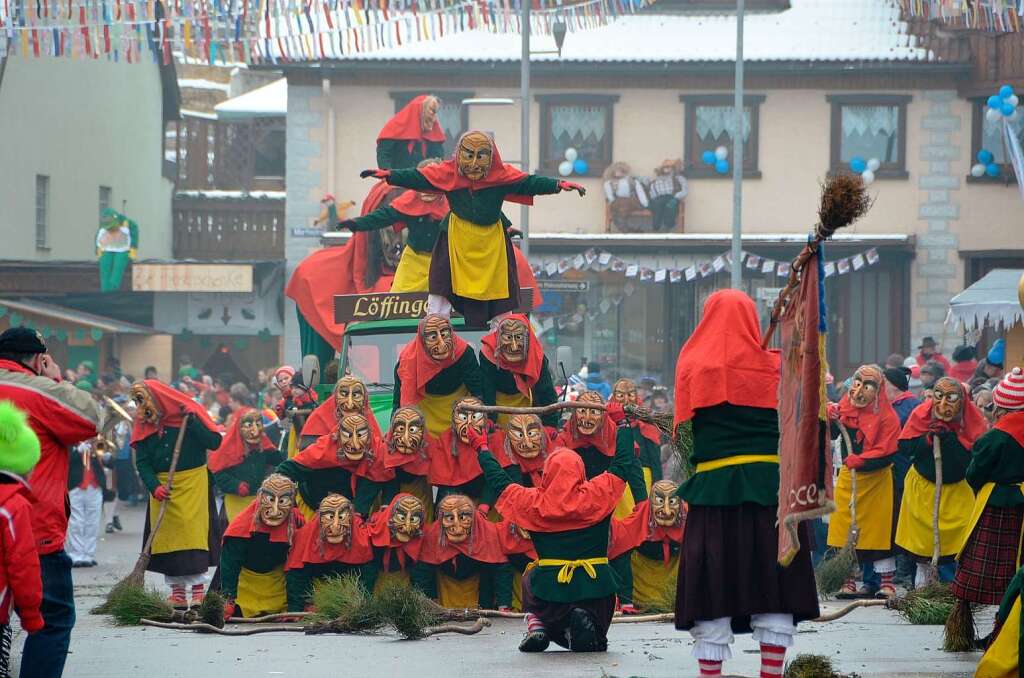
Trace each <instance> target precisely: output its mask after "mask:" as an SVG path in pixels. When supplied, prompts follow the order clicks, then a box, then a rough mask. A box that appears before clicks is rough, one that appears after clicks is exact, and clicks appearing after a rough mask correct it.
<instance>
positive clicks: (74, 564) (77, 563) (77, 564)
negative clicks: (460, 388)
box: [71, 560, 86, 567]
mask: <svg viewBox="0 0 1024 678" xmlns="http://www.w3.org/2000/svg"><path fill="white" fill-rule="evenodd" d="M85 566H86V565H85V561H84V560H76V561H74V562H72V563H71V567H85Z"/></svg>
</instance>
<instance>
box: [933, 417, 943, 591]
mask: <svg viewBox="0 0 1024 678" xmlns="http://www.w3.org/2000/svg"><path fill="white" fill-rule="evenodd" d="M932 458H933V459H934V460H935V502H934V504H933V506H932V566H931V567H932V570H933V572H932V574H933V575H935V576H936V577H938V573H939V557H940V556H941V555H942V545H941V544H940V543H939V542H940V535H939V503H940V502H941V500H942V444H941V443H940V442H939V435H938V434H937V433H933V434H932Z"/></svg>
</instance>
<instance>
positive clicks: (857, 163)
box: [850, 155, 868, 174]
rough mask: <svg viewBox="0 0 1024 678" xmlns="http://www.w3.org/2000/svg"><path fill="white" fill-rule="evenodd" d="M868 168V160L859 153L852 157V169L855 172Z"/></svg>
mask: <svg viewBox="0 0 1024 678" xmlns="http://www.w3.org/2000/svg"><path fill="white" fill-rule="evenodd" d="M867 168H868V163H867V161H866V160H865V159H864V158H862V157H860V156H859V155H855V156H853V157H852V158H850V169H851V170H853V173H854V174H861V173H862V172H863V171H864V170H866V169H867Z"/></svg>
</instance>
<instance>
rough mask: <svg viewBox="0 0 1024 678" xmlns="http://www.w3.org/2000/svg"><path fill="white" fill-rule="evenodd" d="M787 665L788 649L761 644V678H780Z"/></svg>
mask: <svg viewBox="0 0 1024 678" xmlns="http://www.w3.org/2000/svg"><path fill="white" fill-rule="evenodd" d="M785 663H786V648H784V647H780V646H778V645H769V644H767V643H761V678H779V676H781V675H782V668H783V665H784V664H785Z"/></svg>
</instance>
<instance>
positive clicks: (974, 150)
mask: <svg viewBox="0 0 1024 678" xmlns="http://www.w3.org/2000/svg"><path fill="white" fill-rule="evenodd" d="M971 103H972V105H973V110H974V115H973V117H972V119H971V157H970V164H969V165H968V169H970V165H973V164H975V163H976V162H978V152H979V151H981V149H983V148H984V149H985V150H987V151H989V152H990V153H992V162H994V163H996V164H997V165H999V169H1000V172H999V176H996V177H990V176H988V175H984V176H981V177H973V176H972V177H970V179H969V180H970V181H989V182H997V183H1005V184H1007V185H1009V184H1012V183H1015V181H1014V179H1015V175H1014V172H1013V165H1012V164H1010V154H1009V149H1007V147H1006V138H1005V136H1004V134H1003V121H1002V119H1000V120H997V121H996V122H991V121H990V120H989V119H988V118H987V117H985V111H987V110H988V103H987V101H986V100H985V99H977V100H972V102H971ZM1010 129H1011V130H1013V133H1014V136H1016V137H1017V140H1018V141H1019V142H1020V144H1021V146H1022V147H1024V116H1020V115H1018V116H1017V119H1016V120H1015V121H1013V122H1011V123H1010Z"/></svg>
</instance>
